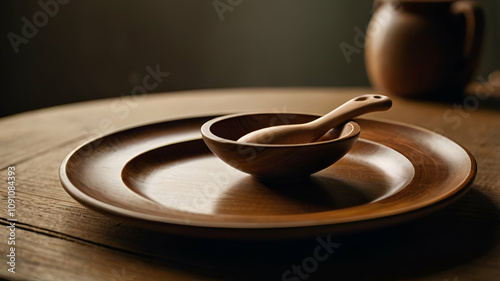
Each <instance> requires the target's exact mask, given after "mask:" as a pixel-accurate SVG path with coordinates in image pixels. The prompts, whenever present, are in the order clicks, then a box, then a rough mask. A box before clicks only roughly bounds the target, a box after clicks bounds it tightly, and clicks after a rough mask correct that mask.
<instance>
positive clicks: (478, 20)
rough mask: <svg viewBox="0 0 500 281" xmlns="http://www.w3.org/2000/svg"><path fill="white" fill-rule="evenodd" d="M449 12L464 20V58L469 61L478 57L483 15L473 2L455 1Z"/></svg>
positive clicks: (481, 38) (481, 37)
mask: <svg viewBox="0 0 500 281" xmlns="http://www.w3.org/2000/svg"><path fill="white" fill-rule="evenodd" d="M451 11H452V12H453V13H454V14H456V15H459V16H460V15H463V16H464V18H465V42H464V56H465V59H467V60H469V59H471V58H473V57H475V56H477V55H478V53H479V51H480V49H481V45H482V40H483V30H484V29H483V28H484V13H483V10H482V9H481V7H479V6H478V5H477V4H476V2H474V1H457V2H454V3H453V4H452V6H451Z"/></svg>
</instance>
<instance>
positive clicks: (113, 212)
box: [59, 112, 477, 231]
mask: <svg viewBox="0 0 500 281" xmlns="http://www.w3.org/2000/svg"><path fill="white" fill-rule="evenodd" d="M290 114H307V115H317V114H310V113H296V112H293V113H290ZM222 115H225V114H210V115H207V114H203V115H187V116H177V117H175V118H167V119H162V120H154V121H150V122H144V123H140V124H135V125H131V126H126V127H123V128H120V129H115V130H113V131H111V132H108V133H106V134H102V135H99V136H96V137H94V138H92V139H89V140H87V141H85V142H84V143H82V144H81V145H79V146H78V147H76V148H75V149H73V150H72V151H71V152H70V153H68V155H67V156H66V157H65V158H64V160H63V161H62V163H61V165H60V169H59V178H60V182H61V184H62V186H63V188H64V189H65V191H66V192H67V193H68V194H69V195H70V196H71V197H73V198H74V199H75V200H76V201H78V202H79V203H80V204H82V205H83V206H85V207H88V208H90V209H92V210H94V211H97V212H99V213H102V214H105V215H108V216H111V217H115V218H121V219H125V220H128V221H135V222H146V224H147V223H154V224H161V225H176V226H179V227H195V228H205V229H207V228H209V229H233V230H234V229H240V230H241V229H243V230H258V229H266V230H271V231H272V230H278V229H283V228H285V229H293V228H311V227H321V226H333V225H349V224H363V223H368V222H375V221H379V220H387V219H390V218H394V217H409V216H412V217H418V216H421V215H424V214H426V213H429V212H430V211H428V210H429V209H440V208H442V207H444V206H446V205H448V204H450V203H451V202H453V201H455V200H456V199H458V197H460V196H461V195H463V194H464V193H465V192H466V191H467V190H468V189H469V188H470V186H471V185H472V183H473V181H474V179H475V177H476V175H477V163H476V160H475V158H474V156H473V155H472V154H471V153H470V152H469V151H468V150H467V149H466V148H465V147H464V146H462V145H461V144H459V143H457V142H456V141H454V140H452V139H450V138H448V137H446V136H443V135H441V134H438V133H436V132H434V131H431V130H429V129H426V128H422V127H419V126H416V125H412V124H407V123H404V122H399V121H393V120H387V119H382V118H356V120H367V121H375V122H379V123H388V124H392V125H398V126H402V127H407V128H411V129H413V130H417V131H423V132H425V133H428V134H433V135H436V136H439V137H441V138H444V139H446V140H448V141H451V142H453V143H454V144H456V145H457V146H458V147H459V148H460V149H461V150H463V151H464V152H465V153H466V155H467V157H468V158H469V159H468V160H469V161H468V163H470V169H469V171H468V174H467V176H466V177H465V179H464V180H463V181H462V182H461V183H460V184H459V185H458V186H456V187H454V188H453V192H451V193H447V194H444V195H442V196H439V197H436V198H434V199H433V200H432V201H431V202H430V203H427V204H423V206H418V207H417V208H414V209H412V210H409V211H404V212H399V213H396V214H388V215H377V216H373V217H369V218H364V219H359V220H348V221H341V222H328V221H321V222H315V223H312V224H310V225H297V223H295V224H294V222H290V225H289V226H287V225H285V226H283V225H280V226H277V227H273V226H263V225H262V223H261V222H244V223H241V224H242V225H239V224H238V223H235V222H221V223H214V222H201V223H200V222H199V221H193V220H189V219H178V218H172V217H166V216H160V215H156V214H148V213H143V212H137V211H135V210H130V209H126V208H122V207H119V206H114V205H112V204H108V203H105V202H103V201H100V200H98V199H97V198H94V197H92V196H90V195H87V194H86V193H84V192H83V191H82V190H80V189H79V188H78V187H77V186H75V185H74V184H73V183H72V182H71V180H70V179H69V177H68V175H67V173H66V167H67V164H68V162H69V160H70V159H71V157H72V156H73V155H74V154H75V153H77V152H78V151H79V150H80V149H81V148H82V147H84V146H86V145H88V144H90V143H92V142H94V141H96V140H99V139H102V138H105V137H108V136H111V135H113V134H117V133H121V132H124V131H127V130H132V129H137V128H141V127H145V126H152V125H156V124H160V123H168V122H177V121H179V122H182V121H194V120H196V119H204V120H210V119H211V118H216V117H219V116H222ZM365 140H367V141H370V142H373V141H371V140H369V139H365ZM183 141H186V140H183ZM375 143H377V144H380V143H378V142H375ZM381 145H383V144H381ZM389 148H390V149H393V148H391V147H389ZM398 153H399V152H398ZM404 188H405V187H403V189H404ZM391 196H392V195H391ZM367 204H370V203H367ZM332 211H334V210H332ZM332 211H325V212H332ZM415 213H417V214H416V215H415ZM418 214H420V215H418ZM400 220H401V218H400ZM402 220H404V219H402ZM146 227H147V226H146Z"/></svg>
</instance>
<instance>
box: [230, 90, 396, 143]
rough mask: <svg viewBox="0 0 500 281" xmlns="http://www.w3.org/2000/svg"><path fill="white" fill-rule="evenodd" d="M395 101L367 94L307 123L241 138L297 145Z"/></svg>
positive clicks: (272, 128)
mask: <svg viewBox="0 0 500 281" xmlns="http://www.w3.org/2000/svg"><path fill="white" fill-rule="evenodd" d="M391 106H392V101H391V99H390V98H388V97H386V96H383V95H363V96H359V97H357V98H354V99H351V100H349V101H347V102H346V103H344V104H343V105H341V106H339V107H337V108H336V109H334V110H333V111H331V112H330V113H328V114H326V115H324V116H322V117H320V118H318V119H316V120H314V121H311V122H309V123H305V124H293V125H280V126H274V127H267V128H263V129H260V130H256V131H253V132H251V133H248V134H246V135H244V136H243V137H241V138H239V139H238V142H243V143H261V144H297V143H310V142H314V141H316V140H318V139H319V138H321V137H322V136H323V135H324V134H325V133H327V132H328V131H329V130H330V129H332V128H334V127H336V126H338V125H340V124H342V123H345V122H347V121H349V120H350V119H352V118H354V117H356V116H359V115H362V114H365V113H368V112H372V111H383V110H387V109H389V108H391Z"/></svg>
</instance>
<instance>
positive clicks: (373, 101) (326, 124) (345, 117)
mask: <svg viewBox="0 0 500 281" xmlns="http://www.w3.org/2000/svg"><path fill="white" fill-rule="evenodd" d="M391 106H392V100H391V99H390V98H389V97H387V96H383V95H363V96H359V97H356V98H353V99H351V100H349V101H347V102H346V103H344V104H342V105H341V106H339V107H337V108H336V109H335V110H333V111H332V112H330V113H328V114H326V115H324V116H322V117H320V118H318V119H316V120H314V121H312V122H311V123H310V125H311V127H313V128H314V129H313V131H314V132H317V134H318V136H317V138H316V139H318V138H320V137H321V136H322V135H323V134H324V133H325V132H326V131H328V130H329V129H331V128H334V127H336V126H338V125H340V124H342V123H344V122H346V121H349V120H350V119H352V118H354V117H357V116H359V115H362V114H365V113H368V112H373V111H384V110H387V109H389V108H391Z"/></svg>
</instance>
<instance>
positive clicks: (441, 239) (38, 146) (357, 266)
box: [0, 88, 500, 280]
mask: <svg viewBox="0 0 500 281" xmlns="http://www.w3.org/2000/svg"><path fill="white" fill-rule="evenodd" d="M482 90H483V92H481V93H478V95H476V96H468V97H465V98H463V99H460V100H457V101H454V102H449V103H436V102H429V101H418V100H404V99H398V98H394V97H391V98H393V102H394V104H393V108H392V109H391V110H389V111H387V112H379V113H373V114H370V115H369V116H370V117H380V118H386V119H390V120H394V121H401V122H405V123H410V124H414V125H417V126H421V127H424V128H427V129H430V130H433V131H436V132H439V133H440V134H443V135H444V136H446V137H448V138H450V139H452V140H454V141H456V142H458V143H459V144H461V145H463V146H464V147H465V148H467V149H468V150H469V151H470V152H471V153H472V154H473V155H474V157H475V158H476V160H477V165H478V174H477V177H476V180H475V181H474V184H473V186H472V188H471V190H470V191H469V192H467V193H466V194H465V195H464V196H463V197H462V198H460V199H459V200H458V201H457V202H455V203H453V204H452V205H450V206H449V207H447V208H445V209H444V210H442V211H439V212H436V213H434V214H431V215H428V216H425V217H422V218H420V219H417V220H413V221H411V222H408V223H403V224H399V225H396V226H392V227H386V228H382V229H378V230H372V231H366V232H361V233H356V234H351V235H343V236H323V237H317V238H315V239H303V240H294V241H281V242H276V241H260V242H255V241H228V240H216V239H200V238H183V237H179V236H173V235H166V234H163V233H159V232H154V231H149V230H144V229H140V228H136V227H133V226H131V225H128V224H124V223H121V222H118V221H115V220H113V219H110V218H108V217H106V216H103V215H101V214H99V213H96V212H94V211H91V210H88V209H87V208H85V207H83V206H81V205H80V204H79V203H78V202H76V201H75V200H74V199H72V198H71V197H70V196H69V195H68V194H67V193H66V192H65V191H64V189H63V188H62V186H61V184H60V182H59V178H58V171H59V166H60V164H61V162H62V160H63V159H64V157H65V156H66V155H67V154H68V153H69V152H71V151H72V150H73V149H74V148H76V147H77V146H79V145H80V144H81V143H83V142H84V141H86V140H88V139H90V138H93V137H95V136H98V135H101V134H103V133H107V132H110V131H112V130H117V129H122V128H125V127H129V126H133V125H137V124H141V123H145V122H153V121H156V120H164V119H166V118H179V117H186V116H194V115H198V116H199V115H210V114H223V113H235V112H248V111H270V112H304V113H311V114H324V113H326V112H329V111H330V110H331V108H332V107H334V106H336V105H339V104H341V103H342V102H345V101H346V100H348V99H350V98H353V97H355V96H357V95H360V94H371V93H374V92H373V90H371V89H368V88H282V89H260V88H256V89H224V90H204V91H188V92H178V93H166V94H155V95H148V96H146V97H134V96H132V97H121V98H118V99H112V100H100V101H92V102H85V103H78V104H72V105H66V106H59V107H53V108H47V109H42V110H37V111H32V112H27V113H23V114H18V115H14V116H10V117H5V118H2V119H0V128H1V129H2V135H1V136H0V167H1V170H0V179H1V180H2V182H4V183H5V182H6V181H7V167H9V166H15V167H16V183H17V190H16V191H17V193H16V196H17V198H16V199H17V200H16V206H17V207H16V211H17V218H18V222H17V224H16V226H17V228H16V239H17V243H16V251H17V252H16V257H17V260H16V272H17V273H15V274H12V273H10V272H8V271H7V267H6V266H5V262H6V261H7V260H6V259H7V257H6V255H7V254H9V253H8V245H7V237H8V236H7V235H9V234H8V231H6V228H5V226H6V225H8V223H7V219H8V217H7V210H6V209H7V204H6V203H7V202H6V199H5V198H7V188H6V187H4V188H2V189H0V194H1V196H2V198H3V201H2V202H4V207H3V209H4V211H2V212H1V220H0V221H1V224H2V225H3V226H2V228H3V230H2V231H1V233H2V236H1V237H3V239H2V241H5V242H2V243H3V245H2V246H0V256H2V257H4V258H3V259H4V261H2V263H3V264H4V266H3V267H2V270H1V271H0V278H4V279H7V280H286V278H288V279H290V278H292V277H295V278H297V279H298V280H304V278H303V277H305V276H306V275H307V278H308V280H332V279H336V280H446V279H447V280H495V279H496V278H497V277H498V275H499V274H500V262H499V260H500V246H499V242H500V239H499V237H500V235H499V233H498V231H499V225H500V223H499V214H500V213H499V208H500V191H499V190H500V185H499V182H500V174H499V173H498V171H499V170H500V164H499V162H498V160H499V159H500V136H499V131H500V130H499V129H500V121H499V120H500V97H498V96H497V95H495V94H491V93H490V92H488V89H487V88H486V89H482ZM116 105H120V107H117V106H116ZM118 108H119V110H118ZM328 242H331V243H335V244H334V246H336V248H335V249H334V250H333V251H332V252H331V253H330V252H324V251H322V252H321V253H322V254H325V253H328V255H327V256H328V257H327V259H325V260H323V261H319V260H318V259H317V260H316V263H314V262H313V261H312V258H310V257H314V252H315V250H316V249H317V247H318V246H320V245H322V243H323V244H324V243H328ZM330 249H333V248H330ZM325 251H326V250H325ZM315 264H317V266H313V265H315ZM304 265H305V269H308V270H309V271H305V270H304V267H303V266H304ZM294 266H295V267H294ZM297 266H301V268H302V271H301V272H299V273H301V274H302V275H296V274H294V273H293V269H294V268H297ZM312 269H314V270H312ZM300 276H302V277H300ZM297 279H295V280H297ZM290 280H294V279H290Z"/></svg>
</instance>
